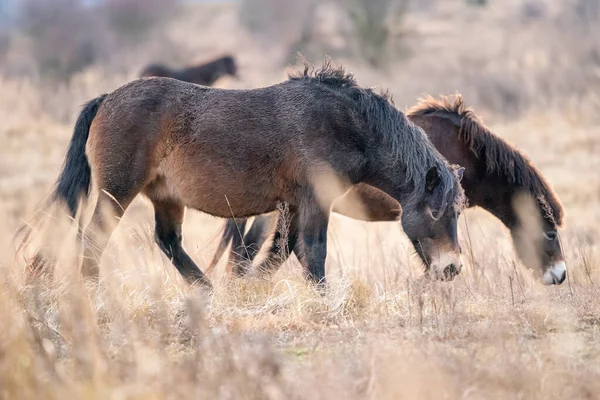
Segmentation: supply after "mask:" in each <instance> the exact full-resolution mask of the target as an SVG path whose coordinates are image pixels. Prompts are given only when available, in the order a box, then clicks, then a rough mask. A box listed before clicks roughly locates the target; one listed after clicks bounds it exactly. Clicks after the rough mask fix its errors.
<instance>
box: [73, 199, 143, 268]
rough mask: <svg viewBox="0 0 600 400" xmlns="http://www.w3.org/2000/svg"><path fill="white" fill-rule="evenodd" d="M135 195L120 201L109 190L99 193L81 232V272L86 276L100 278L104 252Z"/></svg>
mask: <svg viewBox="0 0 600 400" xmlns="http://www.w3.org/2000/svg"><path fill="white" fill-rule="evenodd" d="M133 197H135V195H133V196H128V198H127V199H123V200H122V201H119V200H118V199H116V198H115V197H113V196H112V195H109V194H108V192H104V191H102V192H101V193H100V194H99V196H98V202H97V203H96V206H95V208H94V212H93V214H92V218H91V220H90V222H89V223H88V225H87V226H86V227H85V229H81V230H80V233H79V235H80V237H81V241H82V244H83V259H82V263H81V274H82V275H83V277H84V278H87V279H92V280H98V278H99V275H100V269H99V264H100V259H101V258H102V254H103V253H104V250H105V249H106V246H107V245H108V241H109V240H110V236H111V234H112V232H113V231H114V229H115V228H116V227H117V225H118V223H119V220H120V218H121V217H122V216H123V214H124V213H125V209H126V208H127V206H128V205H129V203H130V202H131V199H133Z"/></svg>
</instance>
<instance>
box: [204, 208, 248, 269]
mask: <svg viewBox="0 0 600 400" xmlns="http://www.w3.org/2000/svg"><path fill="white" fill-rule="evenodd" d="M246 221H247V220H246V219H245V218H243V219H239V220H238V222H239V223H240V224H241V227H238V224H237V223H236V220H234V219H233V218H228V219H226V220H225V228H224V229H223V235H222V236H221V241H220V242H219V246H218V247H217V250H216V251H215V255H214V256H213V259H212V261H211V262H210V264H209V266H208V268H207V269H206V273H207V274H208V273H210V272H211V271H212V270H213V269H214V268H215V267H216V266H217V264H218V263H219V260H220V259H221V257H223V253H225V250H226V249H227V246H229V243H231V241H232V240H233V239H234V238H235V237H236V236H239V232H238V229H241V231H242V232H244V230H245V228H246Z"/></svg>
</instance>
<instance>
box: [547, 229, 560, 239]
mask: <svg viewBox="0 0 600 400" xmlns="http://www.w3.org/2000/svg"><path fill="white" fill-rule="evenodd" d="M557 236H558V232H556V231H548V232H544V237H545V238H546V240H554V239H556V237H557Z"/></svg>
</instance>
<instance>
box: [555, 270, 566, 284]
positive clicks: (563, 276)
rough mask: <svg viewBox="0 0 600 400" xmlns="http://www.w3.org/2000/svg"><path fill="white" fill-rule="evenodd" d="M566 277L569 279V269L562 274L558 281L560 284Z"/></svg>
mask: <svg viewBox="0 0 600 400" xmlns="http://www.w3.org/2000/svg"><path fill="white" fill-rule="evenodd" d="M565 279H567V271H563V273H562V274H561V276H559V277H558V278H557V280H556V281H557V282H558V284H559V285H560V284H561V283H563V282H564V281H565Z"/></svg>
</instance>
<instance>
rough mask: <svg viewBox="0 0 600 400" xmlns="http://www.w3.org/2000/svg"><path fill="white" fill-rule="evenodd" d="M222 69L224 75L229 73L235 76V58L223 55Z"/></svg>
mask: <svg viewBox="0 0 600 400" xmlns="http://www.w3.org/2000/svg"><path fill="white" fill-rule="evenodd" d="M222 68H223V71H222V72H224V73H225V74H226V75H231V76H233V77H234V78H236V77H237V76H238V75H237V64H236V63H235V59H234V58H233V57H232V56H225V57H223V63H222Z"/></svg>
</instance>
